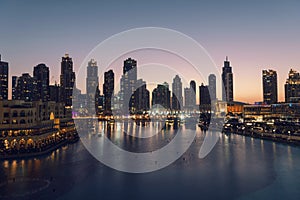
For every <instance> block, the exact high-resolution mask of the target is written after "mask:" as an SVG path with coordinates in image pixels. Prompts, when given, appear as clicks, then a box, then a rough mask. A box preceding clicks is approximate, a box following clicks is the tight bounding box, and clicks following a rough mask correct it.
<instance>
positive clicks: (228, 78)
mask: <svg viewBox="0 0 300 200" xmlns="http://www.w3.org/2000/svg"><path fill="white" fill-rule="evenodd" d="M222 82H223V87H222V100H223V101H227V102H230V101H233V73H232V67H231V66H230V61H229V60H228V56H226V60H225V61H224V66H223V68H222Z"/></svg>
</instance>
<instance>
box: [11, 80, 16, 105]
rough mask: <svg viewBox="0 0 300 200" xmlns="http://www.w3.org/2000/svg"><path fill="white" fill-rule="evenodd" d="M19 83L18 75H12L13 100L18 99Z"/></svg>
mask: <svg viewBox="0 0 300 200" xmlns="http://www.w3.org/2000/svg"><path fill="white" fill-rule="evenodd" d="M17 85H18V77H17V76H12V84H11V86H12V91H11V98H12V100H16V99H17Z"/></svg>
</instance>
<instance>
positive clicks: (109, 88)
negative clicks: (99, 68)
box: [103, 70, 115, 114]
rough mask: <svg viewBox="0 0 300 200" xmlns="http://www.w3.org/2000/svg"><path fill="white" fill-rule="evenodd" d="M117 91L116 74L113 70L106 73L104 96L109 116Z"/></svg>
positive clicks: (106, 111)
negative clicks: (115, 91)
mask: <svg viewBox="0 0 300 200" xmlns="http://www.w3.org/2000/svg"><path fill="white" fill-rule="evenodd" d="M114 90H115V74H114V72H113V70H109V71H107V72H105V73H104V84H103V95H104V111H105V113H107V114H109V113H111V111H112V100H113V96H114Z"/></svg>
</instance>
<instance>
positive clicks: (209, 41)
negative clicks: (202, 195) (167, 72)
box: [0, 1, 300, 103]
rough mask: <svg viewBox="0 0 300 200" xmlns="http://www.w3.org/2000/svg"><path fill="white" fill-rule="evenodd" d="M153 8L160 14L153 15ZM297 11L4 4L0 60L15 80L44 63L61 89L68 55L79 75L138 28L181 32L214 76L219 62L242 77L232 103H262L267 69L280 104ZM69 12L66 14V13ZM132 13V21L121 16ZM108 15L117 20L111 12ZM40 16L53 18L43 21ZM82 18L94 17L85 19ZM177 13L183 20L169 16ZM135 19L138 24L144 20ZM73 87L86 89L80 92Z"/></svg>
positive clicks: (257, 5) (239, 5)
mask: <svg viewBox="0 0 300 200" xmlns="http://www.w3.org/2000/svg"><path fill="white" fill-rule="evenodd" d="M158 3H159V5H160V9H157V8H156V5H157V4H158ZM299 4H300V2H298V1H289V2H286V3H284V4H282V3H281V2H279V1H264V2H260V1H254V2H253V1H252V2H238V1H234V3H229V2H222V1H219V2H218V1H213V2H201V1H199V2H197V1H190V2H185V1H177V2H176V4H174V3H170V2H167V1H166V2H165V1H164V2H156V3H155V2H151V3H150V2H138V1H131V3H130V4H122V3H118V2H101V3H100V2H98V3H97V2H86V3H83V2H78V3H76V2H73V3H72V5H70V4H69V3H68V2H59V3H53V2H51V3H41V2H35V3H31V4H30V3H28V2H26V3H23V2H14V1H13V2H10V1H8V2H2V4H1V8H0V10H1V12H0V13H1V14H0V16H1V18H3V19H5V20H3V24H2V26H3V27H6V28H4V29H2V31H1V33H0V38H1V39H0V40H1V47H0V52H1V53H2V57H3V59H4V60H6V61H8V62H9V63H10V67H11V69H10V74H11V75H19V74H21V70H22V71H31V68H32V67H33V66H36V65H37V64H38V63H41V62H44V63H45V64H46V65H47V66H48V67H49V68H50V70H51V71H52V75H53V76H54V77H55V78H54V79H53V78H52V77H51V78H50V82H51V83H54V82H55V81H57V82H59V78H58V76H59V72H58V71H59V70H57V69H58V68H59V65H60V64H59V61H60V60H59V57H60V56H61V55H63V54H64V53H65V52H69V53H70V54H72V57H73V58H74V63H75V64H74V68H75V71H78V69H79V67H80V66H81V63H82V61H83V60H84V57H85V56H86V55H87V54H88V53H89V52H90V51H91V49H93V48H94V47H95V46H96V45H97V44H98V43H99V42H101V41H103V40H104V39H106V38H108V37H109V36H111V35H113V34H116V33H118V32H121V31H124V30H128V29H131V28H136V27H143V26H156V27H166V28H171V29H175V30H178V31H180V32H183V33H185V34H187V35H189V36H191V37H192V38H194V39H195V40H196V41H198V42H199V43H200V44H202V45H203V46H204V47H205V49H206V50H207V51H208V52H209V54H210V55H211V57H212V58H213V60H215V62H216V66H217V67H218V70H219V71H220V70H221V67H222V63H223V59H224V56H226V55H228V56H229V58H230V59H231V61H232V65H233V66H234V67H235V68H234V74H239V75H238V76H237V75H234V80H235V83H236V85H238V87H237V88H234V90H235V91H236V92H235V94H234V99H236V100H238V101H244V102H250V103H251V102H252V103H253V102H254V101H262V100H263V98H262V95H261V94H262V86H261V78H260V77H259V75H260V74H261V70H262V69H265V68H272V69H274V70H275V71H277V73H278V75H279V76H278V86H279V87H278V94H279V95H278V100H279V101H284V86H283V84H284V83H285V79H286V76H287V74H288V72H287V70H288V69H287V68H291V67H292V68H294V69H296V70H298V71H299V69H300V68H299V67H300V66H299V61H298V60H299V59H298V53H297V52H299V50H300V45H299V43H297V42H295V41H297V39H298V35H299V32H300V29H299V26H298V24H299V19H300V17H299V12H298V10H297V8H298V7H299ZM69 6H70V7H71V8H70V9H68V11H67V14H66V12H65V10H64V9H63V8H64V7H69ZM186 6H189V9H188V12H187V9H182V8H186ZM129 7H130V8H132V9H134V10H135V13H134V14H128V15H126V16H124V15H122V14H121V13H122V11H123V10H126V9H128V8H129ZM212 8H213V9H212ZM110 9H113V10H114V11H115V12H113V13H110V12H108V10H110ZM10 10H15V12H14V13H12V12H9V11H10ZM43 10H51V11H52V12H50V13H48V14H47V15H45V14H43ZM82 10H84V11H86V12H88V13H90V14H91V15H84V14H83V12H82ZM162 11H163V12H162ZM181 12H183V14H181V15H176V16H174V15H172V13H181ZM253 12H255V14H253ZM15 13H17V14H15ZM78 13H81V14H78ZM274 13H276V15H274ZM169 14H170V15H169ZM136 16H142V17H141V18H142V19H143V20H141V19H139V17H136ZM237 16H238V17H237ZM108 19H109V20H108ZM207 19H209V20H207ZM86 22H89V23H86ZM183 22H184V23H183ZM186 22H188V23H186ZM66 27H67V28H66ZM103 27H105V29H103ZM71 33H72V34H71ZM84 36H86V37H84ZM279 47H280V48H279ZM274 49H276V51H275V50H274ZM136 59H138V60H139V58H136ZM85 64H86V63H85ZM98 64H99V67H102V68H103V67H105V66H101V60H99V61H98ZM174 64H176V63H174ZM253 77H256V78H255V81H253ZM145 80H146V79H145ZM9 84H11V83H9ZM249 84H252V85H253V87H251V88H249V89H248V90H247V91H245V90H244V89H243V88H245V87H246V86H247V85H249ZM78 87H79V88H81V89H84V86H81V85H78Z"/></svg>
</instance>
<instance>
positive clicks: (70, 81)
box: [60, 54, 75, 107]
mask: <svg viewBox="0 0 300 200" xmlns="http://www.w3.org/2000/svg"><path fill="white" fill-rule="evenodd" d="M74 83H75V72H73V61H72V58H71V57H69V54H65V56H64V57H62V61H61V75H60V87H61V88H60V101H61V102H63V103H65V106H66V107H71V106H72V95H73V94H72V93H73V87H74Z"/></svg>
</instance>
